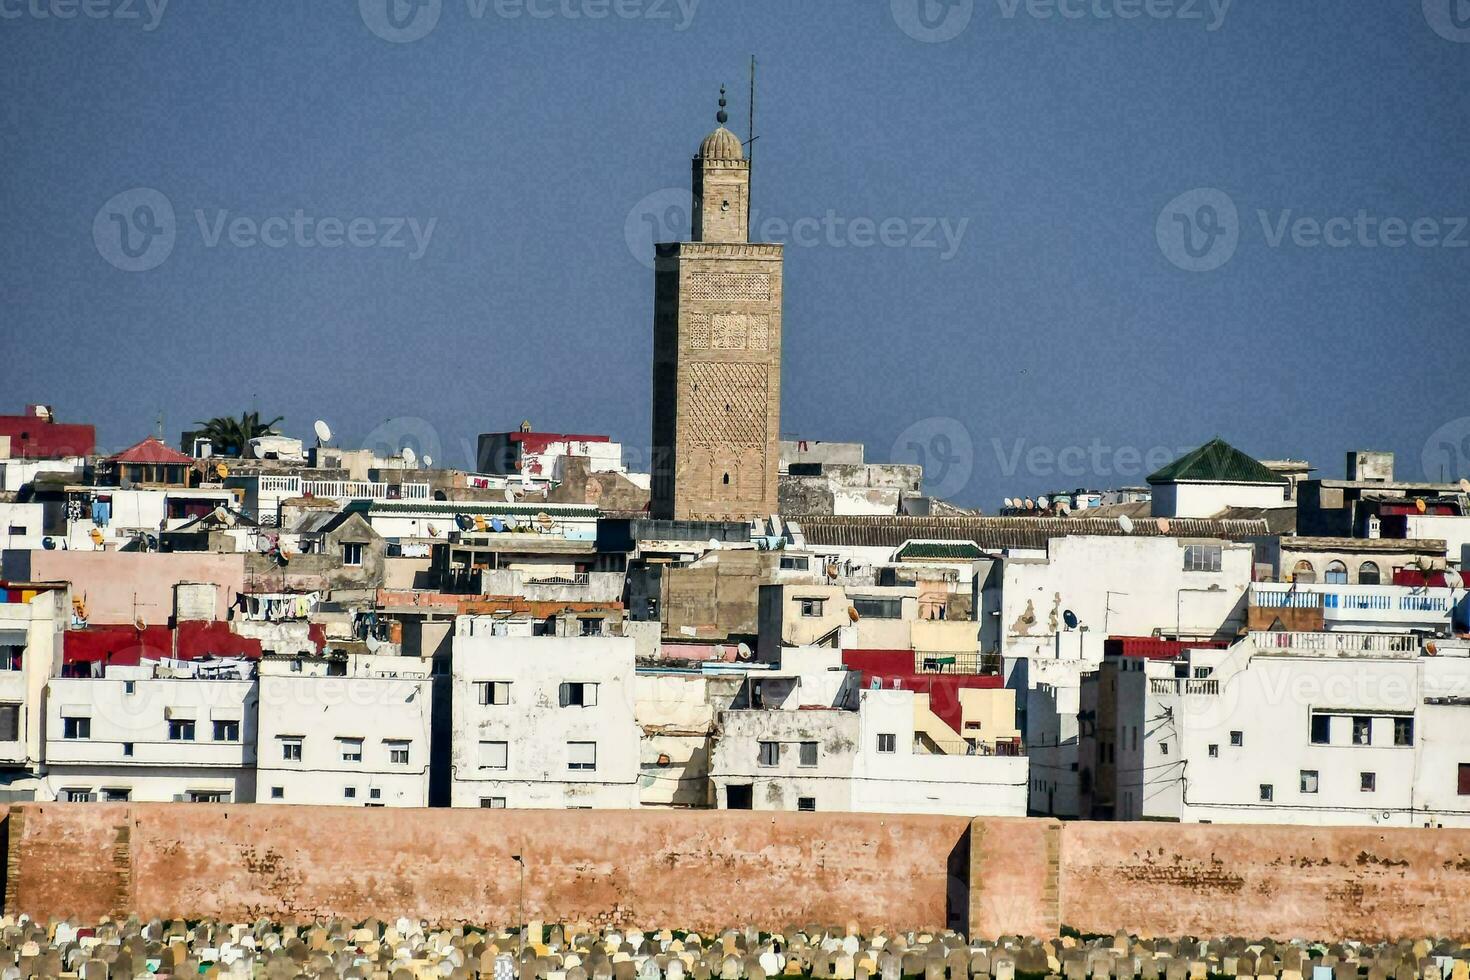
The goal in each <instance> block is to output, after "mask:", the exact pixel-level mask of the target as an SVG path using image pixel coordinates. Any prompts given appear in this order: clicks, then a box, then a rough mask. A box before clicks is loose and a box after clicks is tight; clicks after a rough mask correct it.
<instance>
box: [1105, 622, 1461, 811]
mask: <svg viewBox="0 0 1470 980" xmlns="http://www.w3.org/2000/svg"><path fill="white" fill-rule="evenodd" d="M1426 654H1431V655H1426ZM1124 659H1127V658H1124ZM1110 665H1111V662H1110ZM1114 674H1115V679H1116V693H1115V694H1111V693H1108V689H1107V687H1106V686H1103V687H1102V688H1101V689H1100V691H1101V694H1100V697H1101V699H1102V700H1103V701H1104V702H1107V701H1111V702H1112V704H1111V706H1109V705H1108V704H1106V703H1103V704H1100V705H1099V710H1098V717H1099V731H1098V733H1097V736H1096V740H1097V742H1098V743H1099V746H1101V745H1102V744H1104V743H1111V744H1112V746H1113V747H1112V748H1110V749H1106V750H1103V751H1089V750H1087V749H1084V756H1085V757H1088V758H1092V757H1101V759H1102V761H1103V764H1102V765H1100V766H1099V767H1098V771H1097V773H1095V777H1096V779H1095V785H1094V788H1095V790H1096V794H1097V798H1098V801H1099V802H1102V803H1107V804H1110V805H1111V808H1112V815H1114V816H1116V817H1117V818H1118V819H1124V820H1130V819H1131V820H1137V819H1145V818H1155V819H1171V820H1181V821H1184V822H1189V823H1205V822H1210V823H1273V824H1281V823H1292V824H1313V825H1355V826H1398V827H1424V826H1450V827H1467V826H1470V742H1467V740H1466V739H1465V737H1464V731H1465V726H1466V723H1467V721H1470V648H1467V647H1466V646H1465V645H1464V643H1463V641H1458V642H1457V641H1433V650H1432V651H1431V649H1430V647H1425V648H1424V649H1422V650H1421V647H1420V641H1419V639H1418V638H1416V637H1413V636H1410V635H1406V634H1405V635H1390V634H1378V633H1340V632H1339V633H1292V632H1275V633H1253V634H1250V635H1249V636H1248V637H1247V638H1245V639H1243V640H1241V641H1240V642H1239V643H1238V644H1236V645H1235V646H1233V647H1231V648H1230V649H1228V650H1192V651H1189V653H1188V655H1187V657H1185V658H1184V659H1182V660H1181V661H1179V662H1177V663H1171V662H1159V661H1152V662H1149V661H1143V660H1133V661H1132V662H1130V663H1127V664H1120V665H1118V666H1117V669H1116V671H1115V672H1114ZM1109 764H1110V765H1111V766H1112V768H1113V769H1114V772H1113V773H1109V772H1108V771H1107V766H1108V765H1109ZM1102 809H1104V810H1106V809H1107V808H1106V807H1104V808H1102ZM1094 815H1098V812H1096V811H1095V812H1094ZM1103 815H1107V814H1106V813H1103Z"/></svg>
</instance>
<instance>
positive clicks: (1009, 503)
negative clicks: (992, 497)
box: [1001, 497, 1016, 507]
mask: <svg viewBox="0 0 1470 980" xmlns="http://www.w3.org/2000/svg"><path fill="white" fill-rule="evenodd" d="M1001 505H1002V506H1004V507H1014V506H1016V502H1015V501H1014V500H1012V499H1011V498H1010V497H1007V498H1006V499H1004V500H1002V501H1001Z"/></svg>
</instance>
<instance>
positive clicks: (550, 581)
mask: <svg viewBox="0 0 1470 980" xmlns="http://www.w3.org/2000/svg"><path fill="white" fill-rule="evenodd" d="M589 581H591V578H590V576H589V575H588V573H587V572H573V573H572V574H571V575H545V576H542V577H540V578H528V579H526V584H527V585H559V586H563V587H573V586H575V587H580V588H586V586H587V583H588V582H589Z"/></svg>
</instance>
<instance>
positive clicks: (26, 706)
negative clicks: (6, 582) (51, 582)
mask: <svg viewBox="0 0 1470 980" xmlns="http://www.w3.org/2000/svg"><path fill="white" fill-rule="evenodd" d="M28 591H29V590H20V595H19V597H18V598H19V599H20V601H18V602H8V601H5V597H6V595H7V592H6V591H5V590H0V800H3V799H16V800H29V799H34V798H35V795H36V792H37V790H38V788H39V785H38V780H37V779H36V776H35V774H36V772H37V771H38V770H39V769H40V763H41V759H42V754H43V752H44V750H45V746H44V745H43V743H42V728H43V719H44V715H43V712H42V707H41V706H42V704H43V703H44V701H45V691H46V681H47V679H48V678H49V677H50V676H51V675H52V674H53V673H59V672H60V669H61V644H62V636H63V633H64V631H65V629H66V624H67V622H68V620H69V618H70V611H71V610H70V606H69V604H68V603H67V601H66V591H65V590H64V589H41V590H36V591H35V592H34V594H30V595H29V596H27V592H28Z"/></svg>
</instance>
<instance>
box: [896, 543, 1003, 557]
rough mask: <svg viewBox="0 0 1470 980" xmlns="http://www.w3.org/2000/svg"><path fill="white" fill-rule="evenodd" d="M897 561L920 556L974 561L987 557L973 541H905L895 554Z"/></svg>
mask: <svg viewBox="0 0 1470 980" xmlns="http://www.w3.org/2000/svg"><path fill="white" fill-rule="evenodd" d="M893 557H894V560H895V561H913V560H915V559H920V558H928V559H936V558H939V559H945V560H947V561H974V560H975V559H977V558H983V557H985V552H983V551H981V550H980V546H979V545H977V544H976V543H975V542H973V541H905V542H904V544H903V547H901V548H899V549H898V554H896V555H894V556H893Z"/></svg>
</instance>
